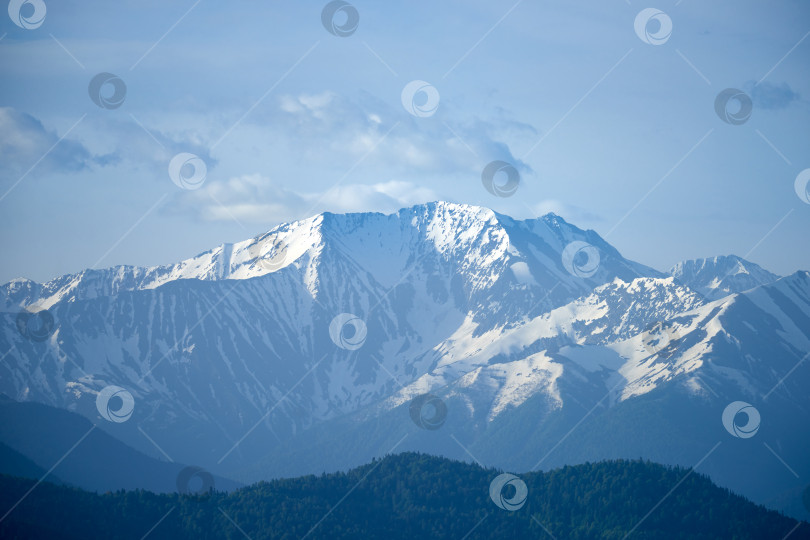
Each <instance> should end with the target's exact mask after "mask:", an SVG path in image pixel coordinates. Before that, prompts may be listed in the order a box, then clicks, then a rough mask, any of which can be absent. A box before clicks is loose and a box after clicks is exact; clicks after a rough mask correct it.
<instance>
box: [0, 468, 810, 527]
mask: <svg viewBox="0 0 810 540" xmlns="http://www.w3.org/2000/svg"><path fill="white" fill-rule="evenodd" d="M504 482H508V483H507V484H504ZM32 484H33V482H32V481H26V480H20V479H16V478H10V477H7V476H0V507H3V508H6V507H10V506H11V505H12V504H15V502H16V501H18V500H19V499H20V497H22V496H23V495H24V494H25V493H26V491H27V490H29V489H30V488H31V485H32ZM676 486H677V489H673V488H674V487H676ZM43 516H47V519H43ZM788 535H789V536H790V538H791V539H792V540H801V539H807V538H810V524H808V523H799V522H796V521H795V520H792V519H790V518H787V517H784V516H782V515H780V514H779V513H777V512H774V511H770V510H766V509H765V508H763V507H761V506H757V505H754V504H752V503H750V502H748V501H746V500H745V499H743V498H742V497H740V496H738V495H734V494H732V493H730V492H729V491H728V490H724V489H721V488H719V487H717V486H715V485H714V484H712V482H711V481H710V480H709V479H708V478H706V477H705V476H703V475H701V474H699V473H693V472H691V471H689V470H686V469H671V468H666V467H662V466H660V465H656V464H652V463H648V462H641V461H613V462H603V463H597V464H585V465H577V466H574V467H565V468H563V469H558V470H554V471H551V472H547V473H530V474H525V475H521V476H515V475H511V474H506V475H504V474H502V473H501V472H500V471H497V470H494V469H484V468H481V467H478V466H477V465H474V464H466V463H459V462H454V461H450V460H446V459H441V458H437V457H432V456H425V455H418V454H413V453H403V454H399V455H397V456H390V457H386V458H384V459H382V460H378V461H375V462H372V463H369V464H366V465H364V466H362V467H359V468H357V469H353V470H350V471H347V472H345V473H338V474H331V475H326V476H320V477H316V476H306V477H303V478H295V479H284V480H274V481H272V482H263V483H259V484H256V485H253V486H249V487H246V488H243V489H240V490H238V491H235V492H232V493H229V494H226V493H220V492H211V493H207V494H203V495H178V494H172V495H159V496H158V495H154V494H152V493H148V492H143V491H141V492H128V493H124V492H118V493H108V494H104V495H97V494H91V493H87V492H84V491H80V490H77V489H70V488H67V487H61V486H54V485H50V484H41V485H40V486H38V487H37V488H36V490H34V491H31V492H30V494H29V495H28V497H26V498H25V499H24V500H23V501H22V502H21V503H20V504H19V505H18V506H17V508H15V511H14V513H12V514H11V515H10V516H9V518H8V519H7V520H5V521H2V522H0V536H2V537H3V538H48V539H57V538H58V539H68V538H82V539H87V538H103V539H105V540H107V539H119V538H120V539H129V538H133V539H137V538H143V537H145V536H148V538H153V539H161V538H171V539H183V538H194V539H200V538H252V539H255V540H259V539H264V538H312V539H319V538H325V539H356V538H390V539H412V538H467V539H470V540H472V539H479V538H482V539H483V538H485V539H499V538H504V539H514V538H566V539H571V540H577V539H592V538H616V539H619V538H627V537H631V538H641V539H652V538H655V539H674V538H690V539H706V540H715V539H717V538H735V539H740V540H744V539H751V540H760V539H763V538H785V537H787V536H788Z"/></svg>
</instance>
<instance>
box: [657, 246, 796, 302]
mask: <svg viewBox="0 0 810 540" xmlns="http://www.w3.org/2000/svg"><path fill="white" fill-rule="evenodd" d="M669 273H670V275H672V276H674V277H675V278H676V279H677V280H678V281H680V282H681V283H683V284H684V285H686V286H687V287H689V288H690V289H692V290H694V291H697V292H699V293H700V294H702V295H704V296H705V297H706V298H707V299H708V300H717V299H719V298H722V297H724V296H728V295H729V294H733V293H738V292H743V291H748V290H750V289H753V288H754V287H758V286H760V285H767V284H768V283H773V282H774V281H776V280H777V279H779V278H780V276H777V275H776V274H773V273H771V272H768V271H767V270H765V269H764V268H762V267H761V266H759V265H757V264H754V263H752V262H750V261H746V260H745V259H742V258H740V257H737V256H736V255H724V256H719V257H711V258H707V259H695V260H691V261H684V262H680V263H678V264H676V265H675V266H673V267H672V268H670V270H669Z"/></svg>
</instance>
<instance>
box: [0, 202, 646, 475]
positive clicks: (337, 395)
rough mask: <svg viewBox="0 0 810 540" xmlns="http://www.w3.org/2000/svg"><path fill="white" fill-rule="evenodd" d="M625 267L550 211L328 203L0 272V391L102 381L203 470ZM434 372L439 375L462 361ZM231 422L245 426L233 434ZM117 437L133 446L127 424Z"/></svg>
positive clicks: (33, 394) (49, 393) (90, 411)
mask: <svg viewBox="0 0 810 540" xmlns="http://www.w3.org/2000/svg"><path fill="white" fill-rule="evenodd" d="M572 242H579V244H577V245H582V244H586V243H587V244H588V245H591V246H592V247H591V248H589V249H591V250H592V251H591V252H590V253H591V255H589V257H591V256H594V257H595V258H597V259H598V262H599V264H598V267H596V268H593V269H591V268H588V269H587V271H586V272H580V273H579V275H575V273H576V270H577V266H576V265H577V264H580V263H579V262H576V261H573V260H572V259H568V260H566V258H565V257H566V256H567V255H565V250H566V247H567V246H569V245H570V244H571V243H572ZM594 254H595V255H594ZM572 270H573V271H574V272H572ZM642 276H644V277H649V278H650V279H658V278H660V277H662V276H661V274H660V273H658V272H656V271H655V270H652V269H649V268H646V267H644V266H643V265H640V264H637V263H634V262H631V261H627V260H626V259H624V258H623V257H621V255H620V254H619V253H618V252H617V251H616V250H615V249H614V248H613V247H612V246H610V245H609V244H607V243H606V242H604V240H602V239H601V238H600V237H599V236H598V235H597V234H596V233H594V232H592V231H582V230H580V229H578V228H576V227H574V226H572V225H570V224H568V223H566V222H565V221H564V220H562V219H561V218H559V217H557V216H554V215H551V214H550V215H547V216H544V217H542V218H538V219H533V220H527V221H516V220H513V219H511V218H509V217H507V216H503V215H500V214H496V213H495V212H493V211H491V210H489V209H485V208H480V207H473V206H467V205H458V204H451V203H442V202H439V203H430V204H426V205H419V206H415V207H412V208H408V209H403V210H401V211H400V212H398V213H396V214H392V215H382V214H374V213H371V214H346V215H335V214H328V213H327V214H322V215H319V216H316V217H314V218H310V219H307V220H303V221H299V222H295V223H291V224H285V225H280V226H278V227H276V228H274V229H273V230H272V231H270V232H269V233H267V234H265V235H260V236H259V237H257V238H254V239H251V240H248V241H245V242H240V243H235V244H232V245H226V246H221V247H220V248H217V249H215V250H212V251H210V252H206V253H203V254H200V255H198V256H197V257H194V258H192V259H189V260H186V261H183V262H181V263H178V264H175V265H168V266H163V267H155V268H136V267H116V268H111V269H107V270H88V271H84V272H81V273H79V274H76V275H72V276H62V277H60V278H57V279H55V280H53V281H51V282H48V283H46V284H43V285H38V284H35V283H33V282H28V281H22V280H17V281H14V282H11V283H9V284H6V285H5V286H4V287H3V288H2V291H3V293H4V294H3V297H4V301H5V305H6V308H7V310H8V312H7V314H6V315H5V317H4V325H3V328H2V331H0V344H1V345H2V348H3V350H5V351H9V353H8V354H9V356H8V357H7V359H6V363H4V364H3V365H2V366H0V375H2V377H0V387H2V388H1V390H2V391H4V392H5V393H7V394H9V395H12V396H14V397H15V398H16V399H28V400H36V401H42V402H45V403H48V404H52V405H57V406H62V407H69V408H74V409H76V410H77V411H78V412H81V413H83V414H85V415H87V416H90V417H91V418H96V411H95V407H94V403H93V400H94V399H95V395H96V393H97V392H98V391H99V390H100V389H101V388H103V387H104V386H106V385H110V384H114V385H118V386H121V387H124V388H127V389H128V390H129V391H130V392H131V393H132V394H133V396H134V398H135V401H136V403H137V404H138V406H137V408H136V412H135V413H134V416H133V419H135V420H136V422H133V423H132V425H133V426H134V425H137V427H141V428H143V429H145V430H146V431H148V432H153V433H158V434H161V435H162V436H163V437H165V439H166V440H165V441H164V443H163V446H164V447H165V448H167V450H168V451H169V452H170V453H173V455H174V453H176V455H178V456H182V457H183V458H184V459H185V460H186V461H190V462H194V461H196V462H201V463H207V464H211V463H216V460H217V458H219V457H221V455H222V454H224V453H225V452H226V451H227V450H228V449H229V448H231V447H238V449H237V450H236V451H234V453H233V455H232V456H233V459H237V460H238V459H248V457H247V456H248V455H249V454H250V451H251V448H250V447H251V444H252V445H253V449H254V450H255V451H261V449H262V448H263V447H264V446H266V444H267V441H268V437H270V438H271V439H272V438H274V437H279V436H280V437H284V436H289V435H290V434H294V433H297V432H300V431H301V430H305V429H307V428H308V427H310V426H312V425H314V423H316V422H320V421H326V420H329V419H330V418H335V417H338V416H340V415H345V414H348V413H351V412H352V411H356V410H359V409H360V408H362V407H365V406H368V405H370V404H372V403H375V402H377V401H379V400H382V399H384V398H386V397H387V396H389V395H391V394H392V393H393V392H394V391H396V389H397V387H399V386H401V385H407V384H410V383H412V382H414V381H417V380H419V378H420V377H421V376H422V375H424V374H425V373H428V372H430V371H431V369H433V368H435V367H436V366H438V365H439V364H440V363H443V364H447V365H450V364H452V362H450V361H449V360H451V359H453V358H468V357H470V356H471V354H470V351H469V350H468V349H466V348H465V347H467V345H466V344H465V342H464V341H462V340H455V341H454V340H453V339H452V337H453V336H457V335H460V334H461V333H465V332H468V331H469V333H470V335H471V336H473V337H476V338H477V337H480V336H482V335H486V336H490V337H491V339H493V340H497V339H499V336H500V334H502V333H503V332H504V331H506V330H508V329H510V328H513V327H514V328H517V327H519V326H521V325H522V324H523V322H524V320H526V319H527V318H531V317H532V316H533V315H537V314H542V313H546V312H548V311H549V310H551V309H554V308H555V307H557V306H561V305H565V304H567V303H569V302H571V301H572V300H574V299H575V298H578V297H580V296H582V295H587V294H589V293H590V292H591V291H592V290H593V289H594V288H595V287H598V286H600V285H603V284H606V283H612V282H613V281H614V280H615V279H621V280H626V281H632V280H634V279H636V278H639V277H642ZM19 306H25V307H26V308H29V309H32V308H31V306H34V309H37V308H42V307H46V308H48V309H49V310H50V311H51V312H52V314H53V316H54V319H55V321H56V328H55V331H54V333H53V335H52V336H50V337H49V338H48V339H47V340H45V341H44V342H40V341H31V340H28V339H25V338H24V337H23V336H22V335H20V333H19V332H18V330H17V328H16V325H15V317H16V313H17V312H18V311H19ZM340 313H352V314H355V315H357V316H358V317H359V318H360V319H362V320H363V321H364V323H365V325H366V327H367V329H368V332H367V337H366V339H365V343H363V345H362V347H361V348H360V349H358V350H344V349H341V348H339V347H336V346H335V343H333V342H332V341H331V340H330V332H329V328H330V323H331V321H332V320H333V319H334V317H335V316H336V315H338V314H340ZM488 360H489V359H485V358H483V357H481V362H479V364H483V363H486V362H487V361H488ZM451 367H452V369H447V370H446V371H445V372H444V373H443V375H442V376H443V377H448V376H449V375H450V374H451V371H452V370H453V369H454V370H455V371H452V372H453V373H455V376H461V375H464V374H466V373H467V372H469V371H470V370H471V369H472V368H473V367H475V365H474V364H469V365H468V364H465V363H460V364H457V365H456V366H451ZM515 384H517V383H515ZM260 424H261V425H263V426H264V428H263V429H260V430H258V429H256V426H258V425H260ZM129 425H130V424H129V423H127V424H124V426H129ZM122 429H124V428H123V427H122ZM125 429H129V430H130V431H132V429H134V428H129V427H126V428H125ZM245 432H250V433H251V434H253V435H251V437H250V440H249V441H244V442H243V441H241V440H240V439H241V438H242V437H243V435H244V433H245ZM121 436H122V437H127V436H129V437H131V440H129V441H128V442H130V443H131V444H135V445H141V447H144V446H146V447H147V448H148V445H149V443H148V442H145V441H144V440H143V438H142V437H141V435H140V434H139V433H138V432H132V433H123V434H122V435H121ZM189 440H194V441H196V442H195V444H194V445H191V446H192V448H191V449H190V448H189V446H190V445H189V444H188V441H189ZM188 452H197V453H196V454H193V455H188V456H185V455H184V453H188ZM218 454H219V455H218ZM243 454H244V455H243ZM177 459H180V458H177Z"/></svg>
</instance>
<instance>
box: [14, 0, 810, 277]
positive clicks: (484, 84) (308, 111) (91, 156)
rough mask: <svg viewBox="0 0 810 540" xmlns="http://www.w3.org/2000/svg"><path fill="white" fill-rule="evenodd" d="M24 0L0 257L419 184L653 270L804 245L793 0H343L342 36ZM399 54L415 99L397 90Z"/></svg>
mask: <svg viewBox="0 0 810 540" xmlns="http://www.w3.org/2000/svg"><path fill="white" fill-rule="evenodd" d="M43 1H44V4H45V5H46V6H47V13H46V17H45V20H44V22H43V23H42V24H41V26H39V27H38V28H35V29H23V28H20V27H18V26H17V25H15V24H14V22H13V21H12V20H11V17H8V16H5V14H3V15H4V16H2V17H0V19H2V22H0V36H4V37H3V38H2V40H0V66H1V69H2V73H3V78H2V80H3V83H2V85H0V107H1V108H0V163H2V167H1V168H0V197H2V199H0V220H2V225H0V246H2V249H3V253H4V257H3V264H2V266H0V281H2V282H5V281H7V280H9V279H12V278H15V277H21V276H24V277H28V278H31V279H35V280H37V281H44V280H47V279H50V278H52V277H55V276H57V275H61V274H65V273H69V272H76V271H79V270H81V269H83V268H87V267H92V266H96V267H105V266H111V265H115V264H136V265H154V264H163V263H169V262H174V261H177V260H180V259H183V258H187V257H190V256H193V255H195V254H196V253H199V252H201V251H204V250H206V249H209V248H211V247H214V246H216V245H218V244H220V243H222V242H233V241H239V240H242V239H246V238H249V237H252V236H254V235H256V234H258V233H260V232H262V231H264V230H267V229H269V228H271V227H272V226H273V225H275V224H277V223H279V222H282V221H289V220H294V219H298V218H303V217H306V216H307V215H311V214H314V213H316V212H319V211H323V210H330V211H335V212H343V211H366V210H376V211H385V212H391V211H394V210H396V209H397V208H399V207H402V206H408V205H412V204H416V203H419V202H425V201H428V200H435V199H445V200H451V201H456V202H464V203H471V204H479V205H483V206H488V207H491V208H493V209H495V210H497V211H499V212H503V213H506V214H510V215H512V216H515V217H518V218H526V217H532V216H536V215H539V214H542V213H545V212H548V211H554V212H556V213H558V214H560V215H562V216H563V217H564V218H566V219H567V220H568V221H571V222H573V223H575V224H577V225H578V226H580V227H582V228H593V229H595V230H596V231H597V232H599V233H600V234H601V235H602V236H604V237H606V238H607V240H608V241H609V242H611V243H612V244H614V245H615V246H616V247H617V248H618V249H619V250H620V251H621V252H622V253H623V254H624V255H625V256H628V257H630V258H633V259H635V260H638V261H640V262H643V263H645V264H648V265H651V266H654V267H656V268H659V269H662V270H663V269H666V268H668V267H669V266H671V265H672V264H674V263H676V262H678V261H680V260H683V259H688V258H696V257H705V256H712V255H719V254H729V253H735V254H737V255H740V256H747V257H748V258H749V259H751V260H753V261H754V262H757V263H759V264H761V265H763V266H764V267H766V268H768V269H770V270H772V271H775V272H778V273H782V274H787V273H790V272H793V271H795V270H798V269H810V249H808V248H807V246H808V241H807V231H808V230H810V204H807V203H805V202H803V201H802V200H801V199H800V198H799V197H798V196H797V194H796V191H795V189H794V180H795V178H796V177H797V175H798V174H799V173H800V172H801V171H802V170H804V169H807V168H810V152H808V149H810V129H809V128H808V125H810V122H809V121H810V102H809V101H808V97H810V69H808V67H809V66H810V62H808V60H810V37H808V33H810V4H808V3H807V2H805V1H800V0H796V1H782V2H771V3H767V4H766V3H764V2H754V1H733V2H732V1H730V0H724V1H719V2H712V3H711V4H710V5H706V3H705V2H696V1H695V0H680V1H676V0H673V1H664V2H658V3H656V4H652V6H653V7H655V8H657V9H658V10H660V11H661V12H663V13H664V14H665V16H666V17H669V20H670V21H671V22H672V32H671V35H670V36H669V37H668V39H666V40H665V42H664V43H661V44H657V45H654V44H650V43H647V42H645V41H643V40H642V39H641V38H640V37H639V36H638V35H637V34H636V31H635V29H634V20H635V19H636V16H637V14H639V12H641V11H642V10H643V9H645V8H648V7H650V6H651V5H650V4H646V3H640V2H638V0H629V1H625V0H610V1H604V0H603V1H599V2H596V1H593V2H571V1H544V2H537V1H534V0H524V1H521V2H517V3H514V2H511V1H510V2H505V3H493V2H483V1H466V2H461V1H445V2H441V3H436V2H424V1H416V2H414V1H411V2H400V1H390V2H362V1H354V2H352V5H353V6H354V8H355V9H356V10H357V13H358V14H359V17H360V22H359V25H358V27H357V29H356V31H355V32H354V33H352V34H351V35H349V36H347V37H338V36H335V35H332V34H331V33H329V32H328V31H327V30H326V29H325V27H324V26H323V24H322V21H321V14H322V10H323V8H324V6H325V5H326V4H327V2H311V1H303V2H301V1H297V2H293V1H275V2H255V1H234V2H229V3H227V4H225V3H222V2H219V3H217V2H212V1H210V0H200V1H199V2H196V3H195V0H189V1H176V2H156V1H155V2H152V1H145V0H139V1H137V2H136V1H125V0H122V1H118V2H114V3H111V2H99V1H93V0H85V1H82V2H75V1H65V0H63V1H60V2H55V1H48V0H43ZM33 7H34V6H33V5H23V8H22V9H23V10H24V11H23V15H24V16H31V15H32V12H33ZM339 17H340V15H338V19H336V23H337V24H338V25H340V24H342V19H340V18H339ZM657 25H658V23H657V22H656V21H650V23H649V24H648V25H647V26H645V27H644V28H646V30H647V31H649V32H650V33H651V34H652V35H653V36H654V35H655V34H656V33H657V32H658V29H659V27H658V26H657ZM805 38H806V39H805ZM102 72H107V73H112V74H114V75H116V76H118V77H119V78H120V79H121V80H122V81H124V83H125V85H126V96H125V99H124V102H123V104H122V105H121V106H120V107H118V108H115V109H104V108H101V107H99V106H97V105H96V104H95V103H94V102H93V101H92V100H91V99H90V97H89V95H88V84H89V83H90V81H91V79H93V77H94V76H96V75H97V74H98V73H102ZM413 80H422V81H426V82H428V83H430V84H431V85H432V86H433V87H434V88H435V89H436V92H437V93H438V95H439V96H440V101H439V105H438V108H437V109H436V111H435V114H432V115H430V116H425V117H417V116H414V115H412V114H410V113H409V112H408V111H407V110H406V109H405V108H404V107H403V104H402V96H401V93H402V90H403V88H404V87H405V86H406V85H407V84H408V83H409V82H411V81H413ZM726 88H737V89H740V90H742V91H743V92H744V93H745V94H746V95H747V96H749V97H750V99H751V101H752V104H753V110H752V114H751V117H750V119H748V120H747V121H746V122H744V123H743V124H741V125H732V124H728V123H725V122H723V121H722V120H721V119H720V118H719V116H718V115H717V114H716V112H715V98H716V96H717V95H718V94H719V93H720V92H721V91H723V90H724V89H726ZM418 99H419V98H417V104H420V103H421V102H419V101H418ZM730 107H732V109H729V110H730V111H731V112H732V113H733V112H734V110H733V107H734V103H732V104H731V105H730ZM181 152H187V153H191V154H194V155H197V156H199V157H200V158H201V159H202V160H203V162H204V163H205V164H206V169H207V174H206V177H205V181H204V183H203V185H202V187H200V188H199V189H197V190H184V189H181V188H180V187H178V186H177V185H175V184H174V183H173V182H172V180H171V179H170V177H169V174H168V166H169V162H170V161H171V159H172V157H173V156H175V155H176V154H178V153H181ZM493 160H503V161H506V162H508V163H511V164H513V165H514V166H515V167H516V168H517V169H518V170H519V171H520V174H521V183H520V186H519V188H518V190H517V193H516V194H515V195H514V196H512V197H507V198H500V197H496V196H494V195H492V194H491V193H490V192H488V191H487V190H486V189H484V188H483V186H482V184H481V171H482V170H483V168H484V167H485V166H486V165H487V163H489V162H491V161H493Z"/></svg>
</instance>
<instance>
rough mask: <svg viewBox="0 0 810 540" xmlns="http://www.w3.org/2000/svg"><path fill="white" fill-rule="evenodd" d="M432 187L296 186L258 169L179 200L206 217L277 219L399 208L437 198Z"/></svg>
mask: <svg viewBox="0 0 810 540" xmlns="http://www.w3.org/2000/svg"><path fill="white" fill-rule="evenodd" d="M438 198H439V197H438V195H437V194H436V193H435V192H434V191H433V190H431V189H428V188H425V187H420V186H417V185H414V184H413V183H411V182H404V181H396V180H392V181H388V182H380V183H376V184H349V185H340V186H337V187H334V188H332V189H329V190H327V191H326V192H297V191H293V190H289V189H286V188H284V187H282V186H281V185H279V184H278V183H277V182H274V181H272V180H270V179H269V178H266V177H263V176H261V175H259V174H251V175H245V176H239V177H234V178H231V179H229V180H227V181H224V182H212V183H210V184H207V185H205V186H203V187H202V188H201V189H199V190H196V191H190V192H186V193H183V194H181V195H180V197H179V200H180V204H181V206H182V207H183V208H184V209H185V210H186V211H188V212H190V213H192V214H194V215H196V217H198V218H200V219H203V220H207V221H227V220H232V219H235V220H237V221H239V222H253V223H265V224H267V223H277V222H285V221H294V220H297V219H302V218H306V217H309V216H310V215H313V214H316V213H320V212H324V211H330V212H337V213H343V212H368V211H378V212H385V213H390V212H395V211H396V210H398V209H400V208H403V207H406V206H413V205H415V204H419V203H424V202H429V201H433V200H437V199H438Z"/></svg>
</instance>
